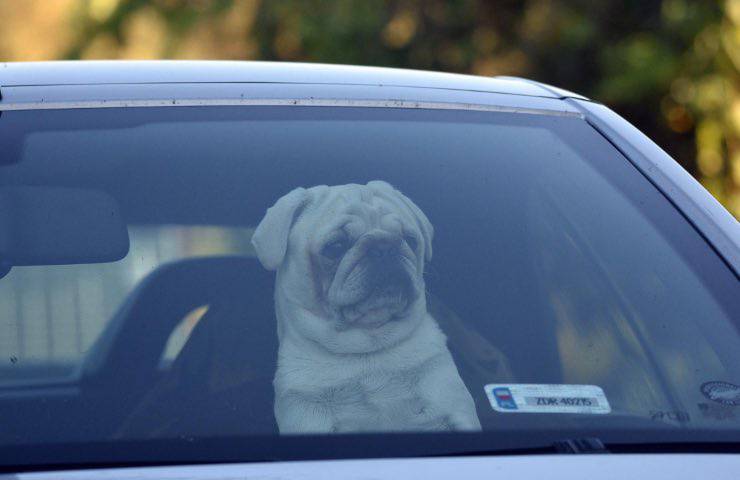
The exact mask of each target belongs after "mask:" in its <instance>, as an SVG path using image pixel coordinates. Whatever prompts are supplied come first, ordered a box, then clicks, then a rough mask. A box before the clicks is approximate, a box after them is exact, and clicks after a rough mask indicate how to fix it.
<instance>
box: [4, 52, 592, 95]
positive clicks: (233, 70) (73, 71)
mask: <svg viewBox="0 0 740 480" xmlns="http://www.w3.org/2000/svg"><path fill="white" fill-rule="evenodd" d="M163 83H167V84H178V83H188V84H198V83H208V84H213V83H253V84H259V83H270V84H304V85H307V84H313V85H347V86H349V85H354V86H360V85H366V86H376V87H378V86H386V87H409V88H424V89H444V90H461V91H469V92H487V93H500V94H510V95H525V96H535V97H545V98H565V97H574V98H584V97H582V96H580V95H577V94H575V93H572V92H568V91H566V90H562V89H559V88H556V87H552V86H549V85H545V84H542V83H538V82H535V81H531V80H526V79H522V78H515V77H482V76H474V75H461V74H452V73H440V72H428V71H419V70H404V69H396V68H380V67H360V66H348V65H328V64H314V63H281V62H253V61H177V60H175V61H172V60H156V61H55V62H19V63H13V62H10V63H0V89H1V88H2V87H29V86H64V85H66V86H72V85H122V84H129V85H131V84H163ZM0 93H1V91H0Z"/></svg>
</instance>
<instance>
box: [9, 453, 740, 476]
mask: <svg viewBox="0 0 740 480" xmlns="http://www.w3.org/2000/svg"><path fill="white" fill-rule="evenodd" d="M738 471H740V455H712V454H691V455H686V454H684V455H680V454H659V455H656V454H641V455H635V454H624V455H537V456H534V455H520V456H490V457H451V458H403V459H383V460H325V461H308V462H273V463H251V464H249V463H243V464H215V465H190V466H174V467H145V468H118V469H108V470H77V471H67V472H60V471H54V472H39V473H24V474H17V475H10V476H3V475H0V480H10V479H16V480H52V479H54V480H65V479H73V478H74V479H76V480H86V479H90V480H92V479H100V478H105V479H108V480H123V479H132V478H136V479H141V480H146V479H152V480H154V479H162V478H167V479H183V480H184V479H191V480H200V479H203V480H206V479H208V480H215V479H218V480H232V479H233V480H236V479H240V480H249V479H265V478H270V479H273V480H281V479H286V480H288V479H291V480H293V479H301V480H313V479H317V480H318V479H322V480H331V479H337V480H340V479H341V480H352V479H357V480H360V479H368V478H373V479H376V480H384V479H389V480H390V479H397V478H424V479H425V480H436V479H439V480H442V479H445V480H446V479H450V478H456V479H461V480H462V479H471V480H473V479H490V478H516V479H522V480H524V479H538V480H539V479H542V478H548V479H553V480H557V479H564V480H566V479H567V480H595V479H602V478H614V479H616V478H631V479H642V478H645V479H650V480H662V479H665V480H678V479H696V478H711V479H712V480H722V479H734V478H736V477H737V472H738Z"/></svg>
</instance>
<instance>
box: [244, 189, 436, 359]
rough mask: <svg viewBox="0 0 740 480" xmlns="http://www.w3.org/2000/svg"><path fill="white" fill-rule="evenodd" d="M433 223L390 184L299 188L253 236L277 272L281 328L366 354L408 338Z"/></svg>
mask: <svg viewBox="0 0 740 480" xmlns="http://www.w3.org/2000/svg"><path fill="white" fill-rule="evenodd" d="M431 238H432V227H431V224H430V223H429V220H428V219H427V218H426V216H425V215H424V214H423V213H422V212H421V210H420V209H419V208H418V207H417V206H416V205H414V204H413V202H411V200H409V199H408V198H406V197H405V196H403V195H402V194H401V193H400V192H398V191H397V190H395V189H393V187H391V186H390V185H388V184H387V183H385V182H370V183H368V184H367V185H342V186H335V187H327V186H319V187H313V188H310V189H307V190H306V189H302V188H301V189H296V190H294V191H292V192H290V193H289V194H287V195H286V196H284V197H282V198H281V199H280V200H278V202H277V203H276V204H275V206H273V207H272V208H270V209H269V210H268V212H267V214H266V215H265V218H264V219H263V220H262V222H261V223H260V224H259V226H258V227H257V230H256V231H255V234H254V237H253V239H252V242H253V244H254V246H255V248H256V250H257V254H258V256H259V258H260V261H261V262H262V264H263V265H264V266H265V267H266V268H268V269H276V270H278V277H277V286H276V289H277V290H276V307H277V313H278V317H279V321H280V322H285V324H279V333H281V334H283V332H284V331H286V330H288V329H291V331H295V332H296V333H297V334H299V335H302V336H303V337H306V338H308V339H310V340H312V341H314V342H316V343H318V344H320V345H322V346H323V347H325V348H327V349H328V350H330V351H332V352H334V353H366V352H371V351H377V350H380V349H383V348H386V347H388V346H390V345H392V344H394V343H397V342H398V341H400V340H402V339H403V338H405V337H406V336H408V335H409V334H410V333H411V332H412V331H413V329H414V327H415V326H416V325H417V324H418V322H419V321H420V320H421V318H422V317H423V313H424V311H425V309H426V300H425V297H424V277H423V274H424V262H425V260H428V259H429V258H430V257H431Z"/></svg>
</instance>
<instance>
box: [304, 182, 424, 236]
mask: <svg viewBox="0 0 740 480" xmlns="http://www.w3.org/2000/svg"><path fill="white" fill-rule="evenodd" d="M317 193H318V195H316V196H315V198H314V199H313V201H312V202H311V205H309V207H308V208H307V209H306V211H305V212H304V215H303V221H304V222H306V223H309V224H311V225H312V226H313V228H314V229H315V232H314V233H315V234H316V235H317V236H322V235H324V234H327V233H329V232H331V231H334V230H337V229H344V230H345V231H346V232H347V233H348V234H350V235H355V236H356V235H360V234H362V232H364V231H366V230H369V229H371V228H381V229H383V230H387V231H391V232H394V231H398V232H400V231H402V230H404V229H408V228H413V225H414V220H413V216H412V214H411V211H410V210H409V208H408V207H407V206H406V205H405V204H404V203H403V201H402V200H401V198H400V197H399V196H398V195H396V194H394V193H393V192H384V191H379V190H375V189H372V188H370V187H368V186H366V185H342V186H337V187H330V188H328V189H326V190H324V191H319V192H317Z"/></svg>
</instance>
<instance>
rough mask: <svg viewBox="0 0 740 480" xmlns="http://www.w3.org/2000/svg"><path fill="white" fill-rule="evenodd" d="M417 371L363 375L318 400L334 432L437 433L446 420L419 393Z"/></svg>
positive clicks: (335, 388) (327, 390) (324, 393)
mask: <svg viewBox="0 0 740 480" xmlns="http://www.w3.org/2000/svg"><path fill="white" fill-rule="evenodd" d="M418 375H419V372H418V371H415V370H412V371H404V372H393V373H387V372H380V373H370V374H365V375H362V376H360V377H358V378H355V379H352V380H349V381H347V382H344V383H341V384H338V385H335V386H332V387H329V388H326V389H324V390H323V392H322V394H321V397H322V403H324V405H326V406H327V407H328V409H329V413H330V415H331V416H332V417H333V422H334V425H335V428H336V430H337V431H354V432H357V431H389V430H428V429H431V430H439V429H440V428H444V423H445V421H446V419H445V417H444V416H443V415H442V413H441V412H436V411H435V409H434V408H433V406H432V405H431V404H429V402H428V401H427V400H426V399H425V395H424V394H423V392H421V391H419V382H418V380H419V379H418Z"/></svg>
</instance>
